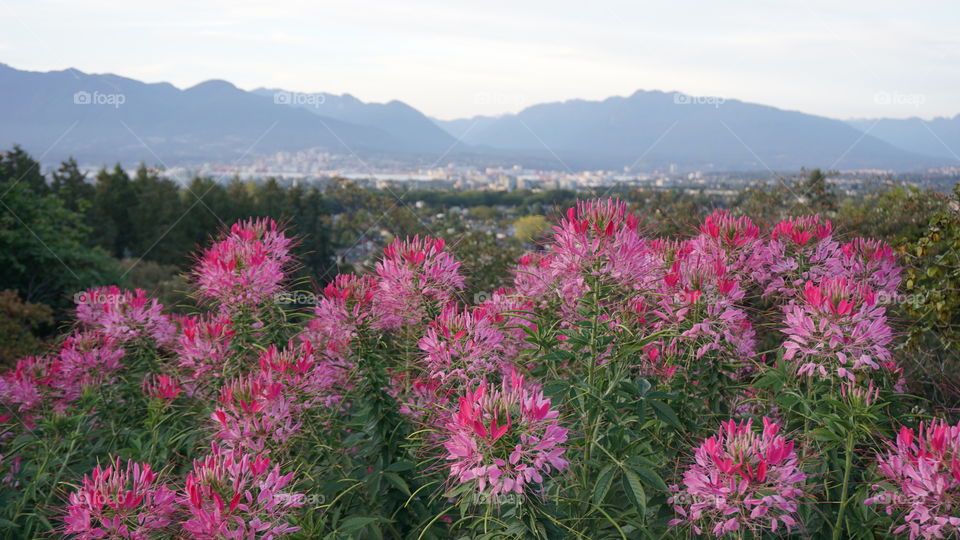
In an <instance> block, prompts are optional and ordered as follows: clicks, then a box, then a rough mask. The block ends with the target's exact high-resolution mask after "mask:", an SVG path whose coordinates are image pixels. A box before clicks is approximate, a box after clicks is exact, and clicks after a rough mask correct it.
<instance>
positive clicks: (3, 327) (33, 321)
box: [0, 290, 53, 367]
mask: <svg viewBox="0 0 960 540" xmlns="http://www.w3.org/2000/svg"><path fill="white" fill-rule="evenodd" d="M52 325H53V310H52V309H50V306H46V305H44V304H32V303H30V302H24V301H23V300H21V299H20V297H19V296H18V295H17V292H16V291H12V290H6V291H0V344H2V345H0V366H4V367H9V366H11V365H12V364H13V363H14V362H16V360H17V359H18V358H21V357H23V356H29V355H32V354H38V353H40V352H42V350H43V347H44V346H45V345H44V343H43V342H42V341H41V340H39V339H37V337H36V334H39V333H42V332H43V329H44V327H48V326H52Z"/></svg>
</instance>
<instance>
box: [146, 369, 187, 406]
mask: <svg viewBox="0 0 960 540" xmlns="http://www.w3.org/2000/svg"><path fill="white" fill-rule="evenodd" d="M182 390H183V388H182V387H181V386H180V381H178V380H177V379H176V378H174V377H171V376H170V375H166V374H159V375H157V374H154V375H149V376H147V377H144V379H143V393H144V394H146V395H148V396H150V397H152V398H154V399H157V400H160V401H161V402H163V403H165V404H167V405H169V404H170V403H172V402H173V400H175V399H177V396H179V395H180V392H181V391H182Z"/></svg>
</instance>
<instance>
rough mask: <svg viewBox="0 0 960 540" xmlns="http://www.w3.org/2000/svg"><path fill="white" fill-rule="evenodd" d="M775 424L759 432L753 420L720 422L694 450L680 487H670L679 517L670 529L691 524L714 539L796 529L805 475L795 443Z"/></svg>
mask: <svg viewBox="0 0 960 540" xmlns="http://www.w3.org/2000/svg"><path fill="white" fill-rule="evenodd" d="M779 431H780V428H779V426H778V425H777V424H776V423H774V422H772V421H770V420H769V419H767V418H764V419H763V431H762V432H761V433H759V434H758V433H755V432H754V431H753V429H752V422H751V421H750V420H747V421H745V422H741V423H739V424H738V423H737V422H735V421H733V420H729V421H727V422H723V425H722V427H721V428H720V430H719V431H718V432H717V434H716V435H714V436H712V437H709V438H708V439H706V440H705V441H703V444H701V445H700V447H699V448H697V450H696V453H695V456H694V458H695V462H694V463H693V465H691V466H690V468H688V469H687V470H686V472H684V474H683V486H682V487H680V486H672V487H671V490H672V491H673V496H672V497H671V498H670V503H671V504H673V507H674V510H675V511H676V512H677V513H678V514H679V515H680V516H681V517H680V518H678V519H675V520H673V521H671V524H672V525H679V524H681V523H689V524H690V525H691V528H692V529H693V531H694V532H696V533H697V534H703V531H704V530H710V532H712V533H713V534H714V535H716V536H718V537H719V536H723V535H724V534H727V533H729V532H732V531H741V530H747V531H750V532H752V533H754V534H756V535H757V536H759V535H760V534H762V533H763V531H766V530H770V531H772V532H777V530H778V529H779V527H780V525H781V524H783V526H785V527H786V529H787V531H789V530H790V529H791V528H792V527H794V526H795V525H797V523H798V521H797V515H796V514H797V502H798V499H799V498H800V497H801V496H802V495H803V491H802V490H801V487H802V485H803V482H804V480H805V479H806V475H804V473H803V472H802V471H801V470H800V468H799V467H798V465H797V456H796V454H795V452H794V450H793V442H792V441H788V440H787V439H786V438H784V437H783V436H782V435H780V434H779Z"/></svg>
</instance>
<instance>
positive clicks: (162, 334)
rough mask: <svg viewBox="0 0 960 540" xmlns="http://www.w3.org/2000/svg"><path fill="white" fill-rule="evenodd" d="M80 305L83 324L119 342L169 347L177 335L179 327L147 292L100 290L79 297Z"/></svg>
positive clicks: (79, 313) (84, 293) (139, 290)
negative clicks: (146, 342) (150, 342)
mask: <svg viewBox="0 0 960 540" xmlns="http://www.w3.org/2000/svg"><path fill="white" fill-rule="evenodd" d="M76 303H77V320H78V321H79V322H80V323H81V324H83V325H84V326H86V327H88V328H91V329H96V330H97V331H100V332H102V333H103V334H104V335H106V336H107V337H109V338H112V339H114V340H116V341H117V342H118V343H127V342H130V341H135V340H138V339H141V338H149V339H152V340H153V341H154V342H155V343H156V344H158V345H160V346H168V345H170V344H171V343H172V342H173V338H174V335H175V334H176V327H175V326H174V324H173V323H172V322H171V321H170V318H169V317H168V316H167V315H166V314H164V313H163V304H161V303H159V302H158V301H157V300H156V299H155V298H148V297H147V293H146V292H145V291H144V290H143V289H136V290H134V291H126V290H122V289H120V288H119V287H116V286H113V285H111V286H109V287H97V288H93V289H89V290H86V291H84V292H82V293H80V294H78V295H77V296H76Z"/></svg>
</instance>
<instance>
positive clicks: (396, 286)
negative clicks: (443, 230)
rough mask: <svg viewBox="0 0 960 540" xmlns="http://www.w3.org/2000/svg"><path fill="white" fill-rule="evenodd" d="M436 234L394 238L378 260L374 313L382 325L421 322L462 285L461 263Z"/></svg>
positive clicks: (391, 325) (446, 302)
mask: <svg viewBox="0 0 960 540" xmlns="http://www.w3.org/2000/svg"><path fill="white" fill-rule="evenodd" d="M444 246H445V244H444V241H443V240H442V239H439V238H431V237H429V236H424V237H423V238H420V237H419V236H414V237H413V238H407V239H405V240H396V241H394V242H393V243H392V244H390V245H389V246H387V248H386V249H385V250H384V257H383V259H382V260H380V262H378V263H377V269H376V273H377V279H378V284H379V291H378V293H377V294H376V295H375V296H374V298H373V313H374V314H375V316H376V324H377V326H379V327H381V328H385V329H388V330H396V329H399V328H401V327H403V326H409V325H414V324H420V323H422V322H424V319H426V318H428V317H429V316H430V315H431V314H436V313H439V311H440V309H442V308H443V306H445V305H447V304H448V303H449V302H450V301H451V300H452V299H453V295H454V293H455V292H456V291H459V290H461V289H463V286H464V281H463V276H462V275H460V263H458V262H456V261H455V260H454V258H453V256H452V255H451V254H450V253H449V252H447V251H445V250H444Z"/></svg>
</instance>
